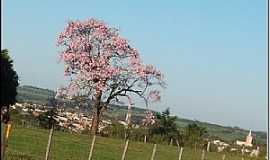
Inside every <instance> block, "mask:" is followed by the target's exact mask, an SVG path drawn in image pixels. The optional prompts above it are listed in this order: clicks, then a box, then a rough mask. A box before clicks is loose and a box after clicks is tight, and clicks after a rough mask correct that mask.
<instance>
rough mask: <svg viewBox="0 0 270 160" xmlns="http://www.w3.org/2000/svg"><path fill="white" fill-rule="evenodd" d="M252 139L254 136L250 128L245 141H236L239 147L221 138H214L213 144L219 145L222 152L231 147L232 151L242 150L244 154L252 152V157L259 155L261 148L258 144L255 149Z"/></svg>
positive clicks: (218, 149) (218, 147) (219, 150)
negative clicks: (232, 145)
mask: <svg viewBox="0 0 270 160" xmlns="http://www.w3.org/2000/svg"><path fill="white" fill-rule="evenodd" d="M252 140H253V137H252V134H251V130H250V131H249V134H248V135H247V136H246V140H245V141H240V140H236V141H235V145H236V146H238V147H231V146H230V144H228V143H225V142H222V141H221V140H213V141H212V144H214V145H216V146H217V151H218V152H222V151H223V150H224V149H226V148H229V150H230V151H231V152H234V151H238V150H240V151H241V153H242V154H250V156H251V157H257V156H258V155H259V150H260V148H259V146H257V147H256V149H254V147H253V144H252ZM239 148H240V149H239Z"/></svg>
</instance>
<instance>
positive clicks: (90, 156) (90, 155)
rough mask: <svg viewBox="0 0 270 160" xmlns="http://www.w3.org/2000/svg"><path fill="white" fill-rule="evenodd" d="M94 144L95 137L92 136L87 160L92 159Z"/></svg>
mask: <svg viewBox="0 0 270 160" xmlns="http://www.w3.org/2000/svg"><path fill="white" fill-rule="evenodd" d="M95 142H96V135H94V136H93V139H92V144H91V149H90V152H89V157H88V160H91V159H92V156H93V150H94V146H95Z"/></svg>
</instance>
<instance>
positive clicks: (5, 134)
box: [1, 122, 11, 159]
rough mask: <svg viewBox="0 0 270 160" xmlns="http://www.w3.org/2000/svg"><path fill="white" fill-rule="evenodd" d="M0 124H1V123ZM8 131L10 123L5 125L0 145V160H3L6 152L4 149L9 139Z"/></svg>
mask: <svg viewBox="0 0 270 160" xmlns="http://www.w3.org/2000/svg"><path fill="white" fill-rule="evenodd" d="M1 124H2V122H1ZM10 130H11V123H9V122H8V123H7V124H6V125H5V131H4V135H3V138H2V140H3V141H2V144H1V159H4V157H5V152H6V148H7V145H8V137H9V134H10Z"/></svg>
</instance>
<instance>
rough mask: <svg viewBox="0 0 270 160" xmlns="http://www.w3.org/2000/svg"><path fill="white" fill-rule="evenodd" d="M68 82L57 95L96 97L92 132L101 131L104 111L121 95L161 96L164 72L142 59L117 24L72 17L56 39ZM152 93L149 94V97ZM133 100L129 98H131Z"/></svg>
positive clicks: (157, 97) (143, 97)
mask: <svg viewBox="0 0 270 160" xmlns="http://www.w3.org/2000/svg"><path fill="white" fill-rule="evenodd" d="M57 44H58V46H59V47H60V49H61V51H60V60H61V61H63V62H64V65H65V69H64V74H65V76H68V77H70V81H69V84H68V85H67V86H66V87H64V88H60V89H58V91H57V97H65V96H69V97H73V96H82V95H84V96H87V97H88V98H89V99H91V100H93V102H94V103H93V105H92V107H93V109H94V119H93V123H92V133H94V134H96V133H97V131H98V125H99V119H100V114H101V112H102V111H103V110H104V109H106V108H107V106H108V105H110V104H111V103H115V102H118V101H119V98H120V97H126V98H128V99H129V98H130V97H131V98H133V99H134V98H136V97H138V98H142V99H143V100H145V102H146V104H147V103H148V101H150V100H151V101H156V100H159V99H160V95H159V93H160V92H159V91H158V90H157V89H159V88H160V87H162V86H163V85H164V81H163V75H162V74H161V72H160V71H159V70H157V69H156V68H155V67H154V66H152V65H145V64H143V63H142V61H141V59H140V56H139V53H138V51H137V50H136V49H135V48H134V47H132V46H131V45H130V43H129V42H128V41H127V40H126V39H124V38H122V37H121V36H120V35H119V32H118V30H117V29H116V28H112V27H109V26H108V25H107V24H105V23H104V22H102V21H100V20H96V19H89V20H85V21H70V22H68V24H67V26H66V27H65V29H64V31H63V32H61V33H60V35H59V36H58V41H57ZM146 97H150V98H146ZM129 102H130V100H129Z"/></svg>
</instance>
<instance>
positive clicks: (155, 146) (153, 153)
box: [151, 144, 157, 160]
mask: <svg viewBox="0 0 270 160" xmlns="http://www.w3.org/2000/svg"><path fill="white" fill-rule="evenodd" d="M156 150H157V144H154V147H153V152H152V156H151V160H154V159H155V155H156Z"/></svg>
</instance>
